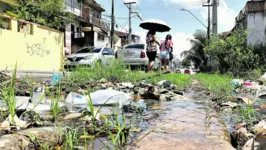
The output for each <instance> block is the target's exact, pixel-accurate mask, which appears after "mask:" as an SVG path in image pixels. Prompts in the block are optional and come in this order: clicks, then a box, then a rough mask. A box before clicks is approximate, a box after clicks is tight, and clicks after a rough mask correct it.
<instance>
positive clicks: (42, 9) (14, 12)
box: [6, 0, 72, 29]
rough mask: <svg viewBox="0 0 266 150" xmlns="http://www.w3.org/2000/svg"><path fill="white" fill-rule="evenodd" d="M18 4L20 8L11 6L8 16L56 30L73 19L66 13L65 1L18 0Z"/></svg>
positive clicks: (7, 12)
mask: <svg viewBox="0 0 266 150" xmlns="http://www.w3.org/2000/svg"><path fill="white" fill-rule="evenodd" d="M18 3H19V6H10V9H9V10H7V11H6V14H7V15H10V16H13V17H16V18H20V19H23V20H27V21H30V22H34V23H38V24H41V25H44V26H48V27H51V28H55V29H59V28H61V27H64V26H65V25H66V24H67V23H68V22H69V20H71V19H72V15H71V14H70V13H67V12H66V11H65V4H64V0H18Z"/></svg>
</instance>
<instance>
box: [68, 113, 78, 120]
mask: <svg viewBox="0 0 266 150" xmlns="http://www.w3.org/2000/svg"><path fill="white" fill-rule="evenodd" d="M81 116H82V114H81V113H71V114H67V115H66V116H65V117H64V120H74V119H78V118H80V117H81Z"/></svg>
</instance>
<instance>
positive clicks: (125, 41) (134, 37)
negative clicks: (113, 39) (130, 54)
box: [115, 31, 140, 47]
mask: <svg viewBox="0 0 266 150" xmlns="http://www.w3.org/2000/svg"><path fill="white" fill-rule="evenodd" d="M115 34H116V35H117V36H118V37H120V38H121V46H122V47H124V46H125V45H127V44H128V36H129V35H128V33H125V32H121V31H115ZM131 37H132V38H131V39H132V43H131V44H133V43H134V44H140V36H138V35H134V34H131Z"/></svg>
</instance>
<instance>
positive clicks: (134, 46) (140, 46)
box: [125, 44, 144, 49]
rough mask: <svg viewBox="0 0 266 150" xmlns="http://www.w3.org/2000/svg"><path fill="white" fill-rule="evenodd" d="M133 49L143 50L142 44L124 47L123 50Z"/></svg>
mask: <svg viewBox="0 0 266 150" xmlns="http://www.w3.org/2000/svg"><path fill="white" fill-rule="evenodd" d="M129 48H135V49H144V44H132V45H128V46H126V47H125V49H129Z"/></svg>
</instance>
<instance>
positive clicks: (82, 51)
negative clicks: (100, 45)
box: [76, 48, 91, 54]
mask: <svg viewBox="0 0 266 150" xmlns="http://www.w3.org/2000/svg"><path fill="white" fill-rule="evenodd" d="M90 51H91V50H90V49H89V48H83V49H80V50H79V51H77V52H76V54H80V53H89V52H90Z"/></svg>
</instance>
